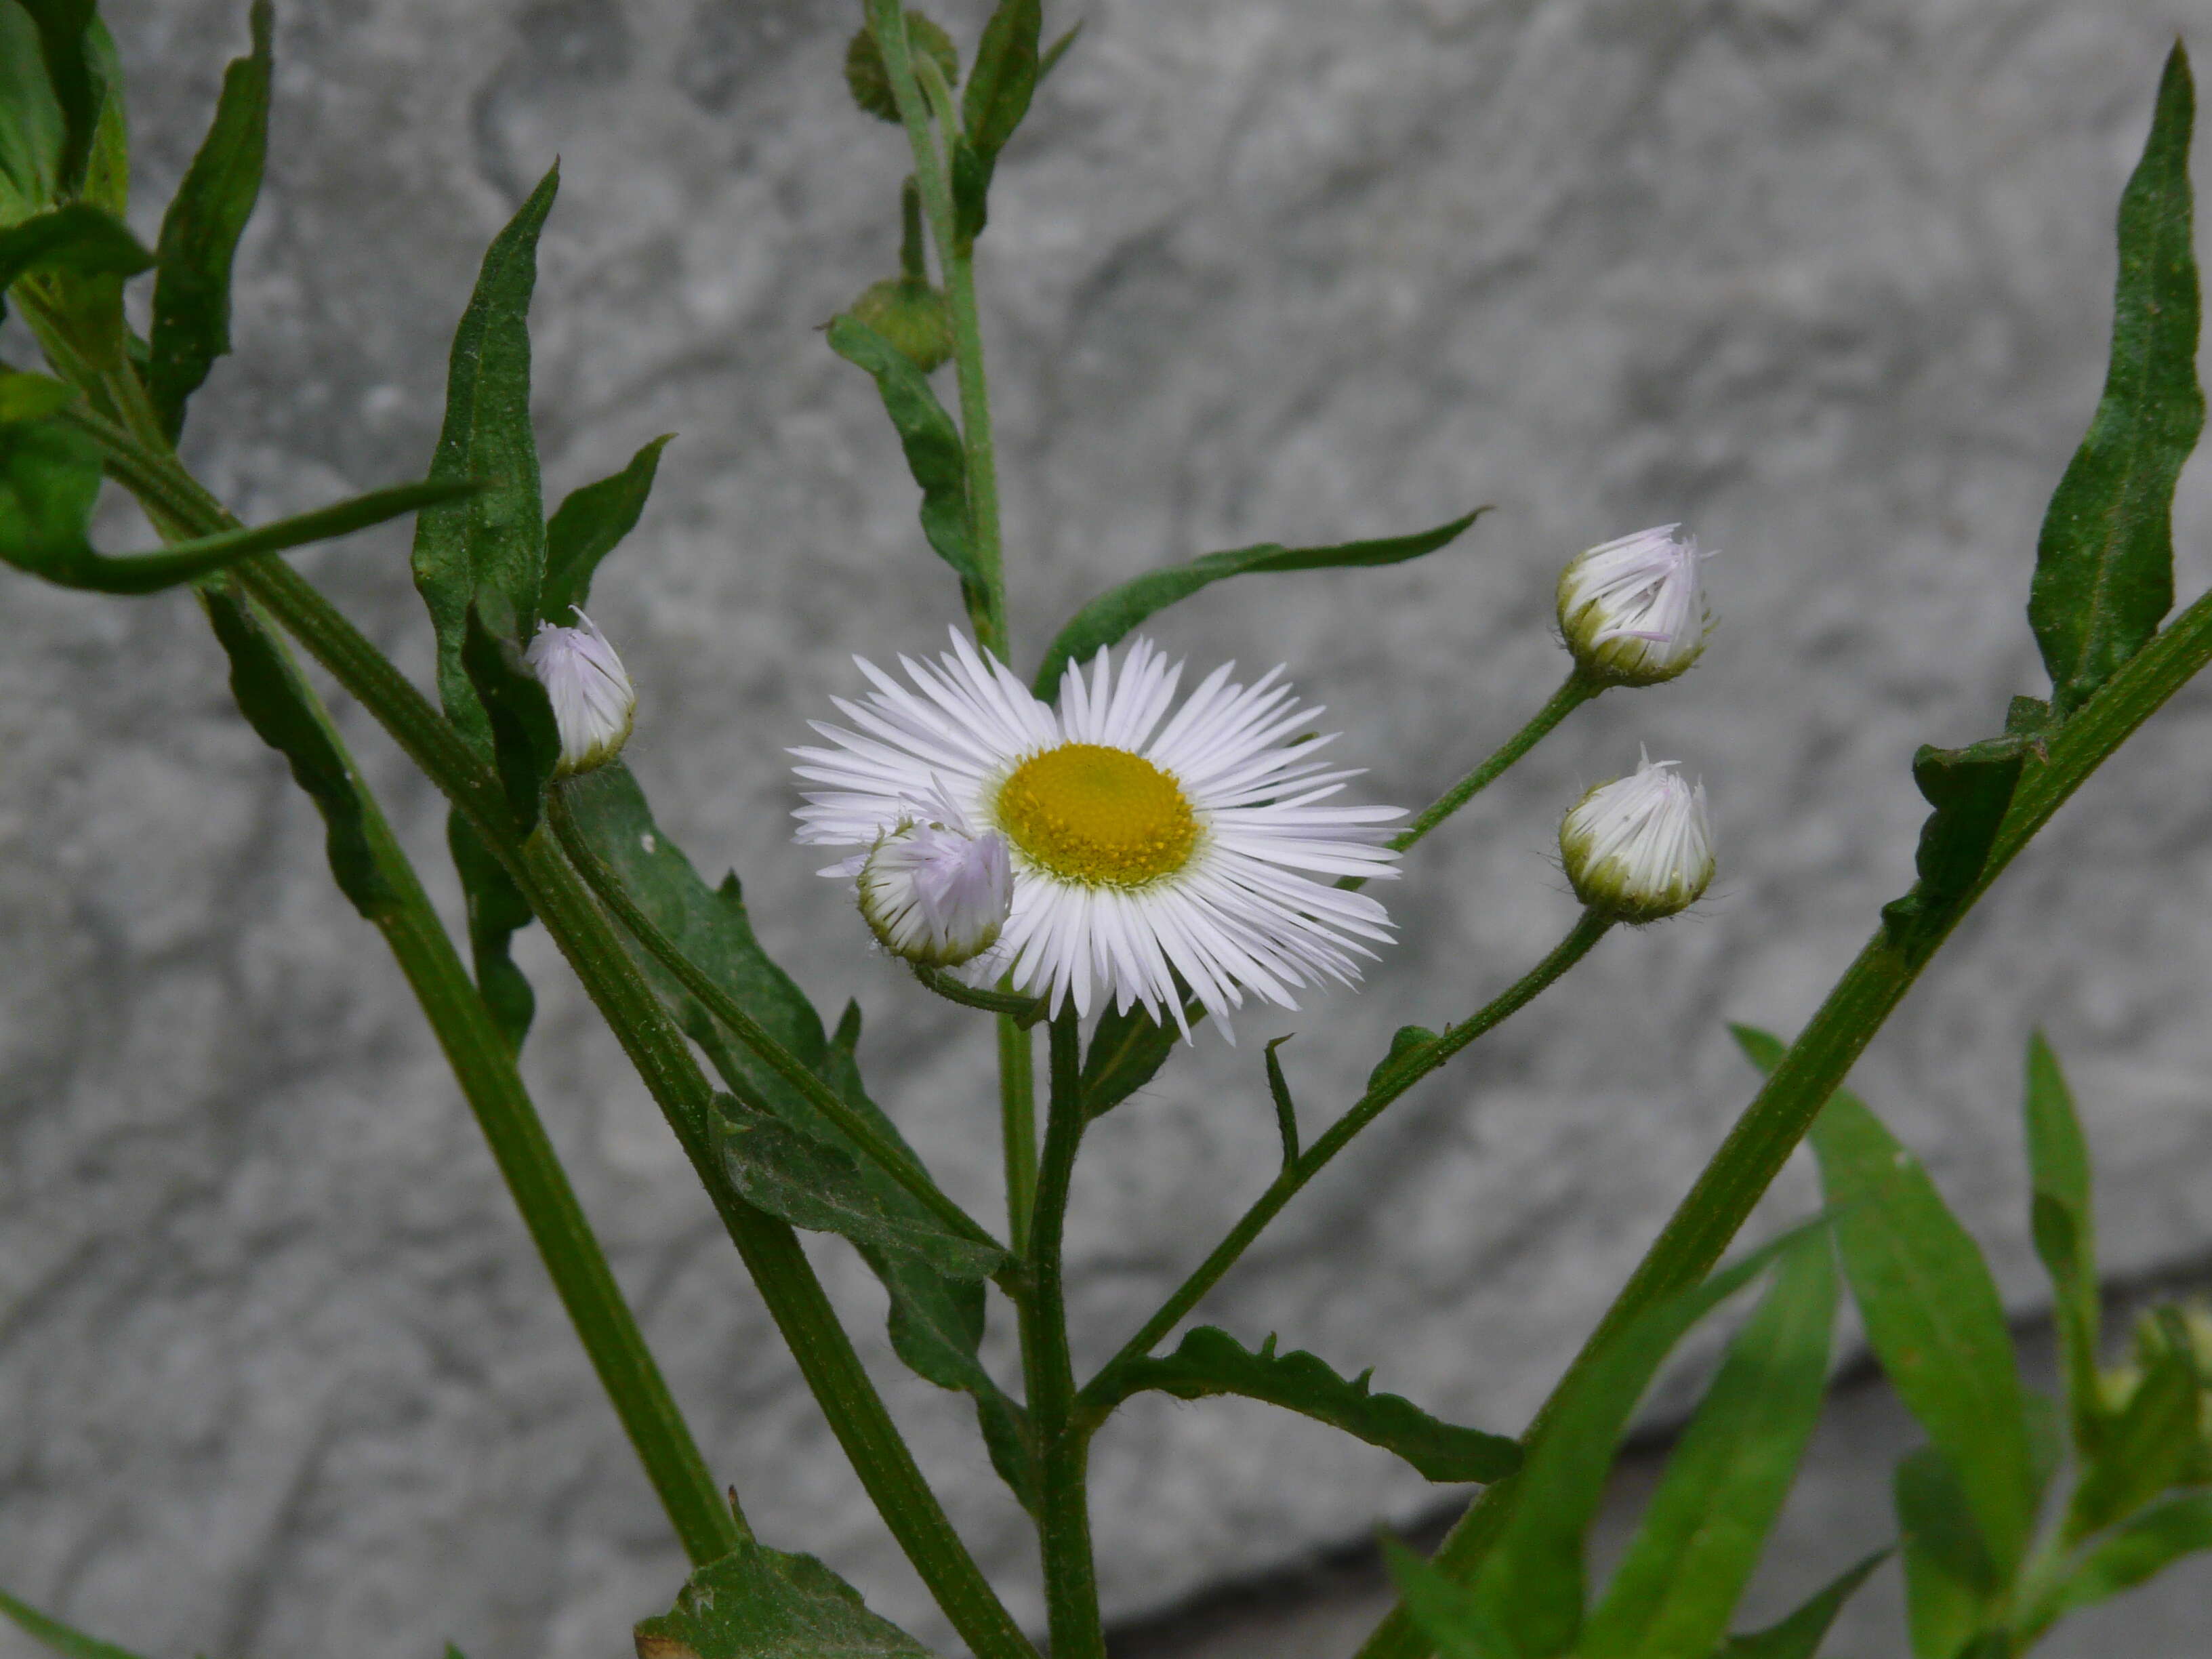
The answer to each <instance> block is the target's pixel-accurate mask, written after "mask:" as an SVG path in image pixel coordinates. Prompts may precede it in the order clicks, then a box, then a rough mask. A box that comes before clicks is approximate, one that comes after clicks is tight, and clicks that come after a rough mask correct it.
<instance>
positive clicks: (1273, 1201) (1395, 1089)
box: [1080, 910, 1613, 1421]
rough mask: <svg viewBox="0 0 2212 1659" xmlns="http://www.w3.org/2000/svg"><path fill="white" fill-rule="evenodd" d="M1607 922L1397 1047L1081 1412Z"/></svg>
mask: <svg viewBox="0 0 2212 1659" xmlns="http://www.w3.org/2000/svg"><path fill="white" fill-rule="evenodd" d="M1612 926H1613V923H1612V921H1610V920H1608V919H1607V918H1606V917H1603V916H1601V915H1598V914H1597V913H1596V912H1595V911H1590V910H1585V911H1584V912H1583V915H1582V917H1581V919H1580V920H1578V921H1577V922H1576V923H1575V925H1574V926H1573V927H1571V929H1569V930H1568V933H1567V936H1566V937H1565V939H1561V940H1560V941H1559V944H1557V945H1554V946H1553V947H1552V951H1551V952H1550V954H1549V955H1547V956H1546V957H1545V958H1544V959H1543V960H1542V961H1541V962H1540V963H1537V964H1536V965H1535V966H1534V968H1531V969H1529V970H1528V972H1527V973H1526V974H1523V975H1522V976H1521V977H1520V978H1519V979H1517V980H1516V981H1514V982H1513V984H1512V985H1511V986H1510V987H1508V988H1507V989H1506V990H1505V991H1504V992H1503V993H1502V994H1499V995H1498V997H1497V998H1495V999H1494V1000H1492V1001H1490V1002H1488V1003H1486V1004H1485V1005H1484V1006H1482V1007H1481V1008H1480V1009H1478V1010H1477V1011H1476V1012H1474V1014H1472V1015H1470V1016H1469V1017H1468V1018H1466V1019H1463V1020H1462V1021H1461V1022H1460V1023H1459V1024H1456V1025H1448V1026H1446V1027H1445V1028H1444V1029H1443V1031H1442V1032H1440V1033H1438V1035H1437V1040H1436V1041H1435V1042H1431V1043H1428V1044H1425V1045H1424V1046H1423V1047H1422V1048H1419V1049H1416V1050H1414V1051H1413V1052H1411V1053H1408V1054H1406V1055H1404V1056H1403V1057H1402V1058H1401V1060H1400V1061H1399V1063H1398V1064H1397V1066H1395V1068H1393V1069H1392V1071H1391V1072H1390V1073H1389V1075H1388V1076H1387V1077H1385V1078H1384V1079H1383V1080H1382V1081H1381V1082H1380V1083H1378V1084H1376V1085H1375V1086H1374V1087H1373V1088H1371V1089H1370V1090H1369V1091H1367V1092H1366V1093H1365V1094H1364V1095H1362V1096H1361V1097H1359V1098H1358V1100H1357V1101H1355V1102H1354V1103H1352V1106H1351V1108H1350V1109H1347V1110H1346V1112H1345V1114H1344V1115H1343V1116H1341V1117H1340V1118H1338V1119H1337V1121H1335V1122H1334V1123H1332V1124H1330V1125H1329V1126H1328V1129H1327V1130H1326V1131H1325V1132H1323V1133H1322V1137H1321V1139H1318V1140H1316V1141H1315V1142H1314V1144H1313V1145H1312V1146H1309V1147H1308V1148H1306V1150H1305V1151H1304V1152H1303V1153H1301V1154H1300V1155H1299V1156H1298V1157H1297V1158H1296V1159H1294V1160H1293V1161H1291V1162H1290V1163H1288V1164H1285V1165H1284V1166H1283V1169H1282V1172H1281V1173H1280V1174H1279V1175H1278V1176H1276V1177H1275V1178H1274V1180H1273V1181H1272V1182H1269V1183H1268V1186H1267V1191H1266V1192H1264V1193H1262V1194H1260V1196H1259V1198H1258V1199H1256V1200H1255V1201H1254V1202H1253V1205H1252V1207H1251V1208H1249V1209H1248V1210H1247V1211H1245V1212H1244V1213H1243V1216H1241V1217H1240V1218H1238V1219H1237V1225H1235V1226H1233V1227H1231V1229H1230V1230H1229V1231H1228V1234H1227V1235H1226V1236H1225V1237H1224V1238H1223V1239H1222V1241H1221V1243H1218V1244H1217V1245H1215V1246H1214V1247H1213V1251H1212V1254H1211V1255H1208V1256H1207V1257H1206V1260H1205V1261H1202V1262H1200V1264H1199V1265H1198V1267H1196V1268H1195V1269H1194V1270H1193V1271H1192V1273H1191V1275H1190V1277H1189V1278H1188V1279H1184V1280H1183V1282H1182V1284H1181V1285H1178V1286H1177V1287H1176V1291H1175V1294H1174V1295H1172V1296H1170V1297H1169V1298H1168V1299H1167V1300H1166V1301H1165V1302H1164V1303H1163V1304H1161V1305H1160V1309H1159V1311H1158V1312H1157V1313H1155V1314H1154V1315H1153V1316H1152V1317H1151V1318H1150V1319H1148V1320H1146V1322H1145V1325H1144V1328H1142V1329H1141V1330H1139V1332H1138V1333H1137V1334H1135V1335H1134V1336H1133V1337H1131V1338H1130V1339H1129V1340H1127V1342H1125V1343H1123V1344H1122V1345H1121V1352H1119V1353H1117V1354H1115V1356H1114V1358H1112V1359H1110V1360H1109V1361H1108V1362H1107V1364H1106V1366H1105V1369H1103V1370H1101V1371H1100V1372H1099V1373H1098V1375H1097V1376H1096V1377H1094V1378H1092V1379H1091V1383H1089V1385H1088V1386H1086V1387H1085V1389H1084V1390H1083V1394H1082V1396H1081V1400H1080V1407H1081V1410H1082V1413H1083V1414H1084V1416H1085V1419H1086V1420H1090V1421H1095V1419H1097V1418H1099V1417H1102V1416H1103V1415H1104V1414H1105V1413H1108V1412H1109V1411H1111V1410H1112V1409H1113V1408H1114V1407H1115V1405H1116V1404H1118V1403H1119V1402H1120V1401H1121V1400H1122V1399H1124V1398H1126V1397H1127V1395H1126V1391H1125V1390H1123V1389H1121V1377H1122V1375H1123V1374H1124V1372H1125V1371H1126V1370H1127V1367H1128V1366H1130V1365H1132V1364H1134V1363H1135V1362H1136V1361H1138V1360H1139V1359H1142V1358H1145V1357H1146V1355H1147V1354H1149V1353H1151V1352H1152V1350H1153V1348H1154V1347H1156V1346H1158V1344H1159V1342H1160V1340H1161V1339H1162V1338H1163V1337H1164V1336H1166V1335H1167V1334H1168V1333H1169V1332H1170V1331H1171V1330H1173V1329H1174V1328H1176V1325H1177V1324H1178V1323H1180V1322H1181V1321H1182V1318H1183V1316H1184V1315H1186V1314H1188V1312H1189V1311H1190V1310H1192V1309H1193V1308H1194V1307H1196V1306H1197V1305H1198V1304H1199V1301H1200V1298H1201V1297H1204V1296H1205V1295H1206V1292H1207V1291H1210V1290H1212V1288H1213V1287H1214V1285H1217V1284H1218V1283H1219V1282H1220V1280H1221V1277H1222V1275H1223V1274H1225V1273H1227V1272H1228V1271H1229V1270H1230V1268H1231V1267H1234V1266H1235V1265H1236V1263H1237V1258H1238V1257H1239V1256H1241V1255H1243V1254H1244V1252H1245V1251H1246V1250H1247V1249H1249V1248H1250V1247H1251V1244H1252V1242H1253V1240H1255V1239H1256V1238H1257V1237H1259V1236H1260V1234H1261V1231H1262V1230H1263V1229H1264V1228H1265V1227H1266V1226H1267V1224H1268V1223H1269V1222H1271V1221H1273V1219H1274V1218H1275V1217H1276V1216H1277V1215H1279V1214H1280V1213H1281V1212H1282V1209H1283V1206H1285V1205H1286V1204H1288V1203H1289V1202H1290V1201H1291V1199H1293V1198H1295V1197H1296V1196H1297V1194H1298V1192H1299V1190H1300V1189H1301V1188H1304V1186H1305V1184H1306V1183H1307V1182H1310V1181H1311V1180H1312V1179H1313V1178H1314V1177H1315V1176H1317V1175H1319V1174H1320V1173H1321V1172H1322V1170H1324V1169H1326V1168H1328V1164H1329V1162H1330V1160H1331V1159H1333V1158H1335V1156H1336V1155H1337V1154H1338V1153H1339V1152H1342V1151H1343V1150H1344V1149H1345V1147H1346V1146H1348V1145H1349V1144H1350V1143H1351V1141H1352V1137H1353V1136H1354V1135H1356V1134H1358V1133H1359V1132H1360V1131H1361V1130H1362V1129H1364V1128H1365V1127H1367V1126H1368V1125H1369V1124H1370V1123H1372V1122H1374V1121H1375V1120H1376V1118H1378V1117H1380V1116H1381V1115H1383V1110H1384V1109H1385V1108H1387V1107H1388V1106H1389V1104H1390V1103H1392V1102H1393V1101H1395V1100H1396V1099H1397V1098H1398V1097H1400V1096H1401V1095H1402V1094H1404V1093H1405V1092H1406V1091H1407V1090H1408V1089H1411V1088H1412V1087H1413V1085H1415V1084H1416V1083H1419V1081H1420V1080H1421V1079H1423V1078H1425V1077H1426V1076H1428V1075H1429V1073H1431V1072H1434V1071H1437V1070H1438V1069H1439V1068H1441V1067H1442V1066H1443V1065H1444V1064H1445V1062H1446V1061H1448V1060H1450V1059H1451V1058H1452V1056H1453V1055H1455V1054H1457V1053H1459V1051H1460V1050H1461V1049H1462V1048H1466V1047H1467V1046H1468V1044H1469V1043H1470V1042H1474V1040H1475V1039H1476V1038H1477V1037H1480V1036H1485V1035H1486V1034H1487V1033H1488V1032H1491V1031H1493V1030H1496V1029H1497V1028H1498V1026H1499V1025H1501V1024H1504V1022H1505V1020H1506V1019H1507V1018H1509V1017H1510V1016H1511V1015H1513V1014H1515V1013H1516V1012H1519V1011H1520V1010H1521V1009H1522V1008H1525V1007H1527V1006H1528V1005H1529V1004H1530V1003H1531V1002H1534V1000H1536V998H1537V997H1538V996H1539V995H1541V994H1542V993H1543V992H1544V991H1545V990H1546V989H1547V988H1548V987H1550V986H1551V985H1552V983H1553V981H1556V980H1558V979H1559V977H1560V976H1561V975H1564V974H1565V972H1566V971H1567V970H1568V969H1570V968H1572V967H1573V966H1574V965H1575V964H1576V963H1578V962H1580V961H1581V960H1582V959H1583V957H1586V956H1588V955H1589V951H1590V947H1591V946H1593V945H1595V944H1596V943H1597V942H1598V940H1600V939H1602V938H1604V937H1605V934H1606V930H1607V928H1609V927H1612Z"/></svg>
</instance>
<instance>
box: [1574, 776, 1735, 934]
mask: <svg viewBox="0 0 2212 1659" xmlns="http://www.w3.org/2000/svg"><path fill="white" fill-rule="evenodd" d="M1677 764H1678V763H1677V762H1674V761H1655V760H1653V759H1652V758H1651V757H1650V756H1649V755H1645V756H1644V757H1643V763H1642V764H1641V765H1639V766H1638V768H1637V769H1636V772H1635V775H1633V776H1632V777H1626V778H1620V779H1617V780H1615V781H1613V782H1612V783H1607V784H1601V785H1600V786H1599V787H1597V788H1595V789H1593V790H1591V791H1590V792H1589V793H1588V794H1587V795H1584V796H1583V798H1582V800H1581V801H1580V803H1579V804H1577V805H1576V807H1575V809H1574V810H1573V811H1571V812H1569V813H1568V814H1567V816H1566V817H1565V821H1563V822H1562V823H1560V825H1559V855H1560V857H1561V858H1562V859H1563V860H1565V863H1566V867H1567V880H1568V881H1569V882H1570V883H1571V884H1573V886H1574V890H1575V896H1576V897H1577V898H1578V899H1580V900H1581V901H1582V902H1583V903H1584V904H1586V905H1588V906H1589V908H1591V909H1593V910H1595V911H1597V912H1598V913H1599V914H1601V915H1607V916H1611V917H1613V918H1614V919H1615V920H1616V921H1637V922H1641V921H1659V920H1660V919H1661V918H1662V917H1663V916H1671V915H1674V914H1675V913H1676V912H1678V911H1681V910H1686V909H1687V908H1689V907H1690V906H1691V905H1692V904H1693V903H1695V902H1697V898H1698V896H1699V894H1700V893H1702V892H1704V891H1705V887H1706V885H1707V884H1708V883H1710V882H1711V880H1712V878H1713V826H1712V823H1711V820H1710V819H1709V818H1708V817H1706V816H1705V785H1704V784H1702V783H1696V784H1692V783H1691V782H1689V781H1686V779H1685V778H1684V777H1683V776H1682V775H1681V774H1680V772H1678V771H1677V770H1675V768H1676V766H1677Z"/></svg>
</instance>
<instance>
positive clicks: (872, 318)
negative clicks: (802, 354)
mask: <svg viewBox="0 0 2212 1659" xmlns="http://www.w3.org/2000/svg"><path fill="white" fill-rule="evenodd" d="M846 311H847V314H848V315H849V316H851V317H852V318H853V319H854V320H855V321H856V322H862V323H866V325H868V326H869V327H870V328H872V329H873V330H875V331H876V332H877V333H878V334H880V335H882V336H883V337H884V338H885V339H886V340H889V341H890V343H891V344H892V345H893V346H894V347H896V349H897V350H898V353H899V355H900V356H902V357H904V358H905V359H906V360H907V361H908V362H910V363H912V364H913V365H914V366H915V368H918V369H920V370H921V372H922V373H923V374H928V373H929V372H930V371H931V370H932V369H936V368H943V367H944V366H945V363H946V362H948V361H949V360H950V359H951V356H952V353H953V349H954V348H955V345H956V343H957V342H955V340H954V339H953V337H952V307H951V305H950V304H948V303H947V302H946V301H945V296H944V295H942V294H940V293H939V292H938V290H937V289H933V288H932V287H931V286H930V285H929V284H928V283H917V282H914V281H911V280H909V279H908V278H906V277H903V276H889V277H886V278H884V280H883V281H882V282H880V283H871V284H870V285H869V286H868V287H867V288H866V289H864V290H863V291H862V293H861V295H860V298H859V299H857V300H855V301H853V303H852V304H851V305H850V306H848V307H846Z"/></svg>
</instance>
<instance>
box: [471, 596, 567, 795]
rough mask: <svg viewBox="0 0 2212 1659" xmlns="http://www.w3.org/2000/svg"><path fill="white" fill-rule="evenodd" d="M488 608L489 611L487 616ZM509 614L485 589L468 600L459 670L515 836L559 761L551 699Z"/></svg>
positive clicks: (499, 598) (502, 602)
mask: <svg viewBox="0 0 2212 1659" xmlns="http://www.w3.org/2000/svg"><path fill="white" fill-rule="evenodd" d="M487 608H489V610H490V611H492V612H493V613H494V614H493V615H492V616H490V617H487V616H486V615H485V614H484V613H485V611H486V609H487ZM463 626H464V627H465V630H466V631H465V633H464V635H462V639H461V668H462V671H463V672H465V674H467V675H468V677H469V685H470V687H471V689H472V690H474V691H475V693H476V696H477V702H479V703H480V704H482V706H483V713H484V720H485V722H486V724H487V725H488V726H489V727H490V730H491V749H492V760H493V763H494V764H495V767H496V768H497V769H498V772H499V781H500V787H501V789H502V790H503V791H504V793H506V796H507V811H510V812H512V813H513V815H514V823H515V830H516V833H517V834H518V835H520V836H528V835H529V833H530V832H531V830H532V829H535V828H536V827H537V824H538V805H539V804H540V803H541V802H542V801H543V800H544V795H545V786H546V784H547V783H548V782H550V781H551V780H552V776H553V769H554V768H555V767H556V766H557V765H558V764H559V763H560V760H561V728H560V726H558V725H557V724H556V722H555V720H554V719H553V699H552V698H551V697H550V696H548V695H547V694H546V690H545V685H544V682H543V681H542V680H540V679H539V678H538V676H537V674H536V673H534V672H533V671H532V669H531V666H530V665H529V663H528V662H527V661H526V660H525V659H524V658H523V654H522V647H521V644H520V641H518V640H517V639H516V638H515V636H514V634H513V631H512V630H513V612H512V611H509V610H508V609H507V603H506V599H505V598H504V596H503V595H501V593H499V592H498V591H497V590H495V589H491V588H487V589H485V590H484V591H483V592H482V593H481V594H479V595H478V597H477V599H476V600H474V601H473V602H471V605H469V608H468V613H467V616H466V617H465V621H464V623H463Z"/></svg>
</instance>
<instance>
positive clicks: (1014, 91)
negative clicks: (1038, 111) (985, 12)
mask: <svg viewBox="0 0 2212 1659" xmlns="http://www.w3.org/2000/svg"><path fill="white" fill-rule="evenodd" d="M1043 27H1044V8H1043V6H1042V3H1041V0H999V6H998V9H996V10H995V11H994V12H993V13H992V14H991V21H989V22H987V23H986V24H984V25H983V38H982V40H981V41H979V42H978V43H977V45H976V47H975V72H974V73H973V74H971V75H970V76H969V77H968V86H967V89H966V91H965V92H964V93H963V94H962V95H961V100H960V125H961V126H962V127H963V130H964V131H965V135H966V137H967V140H968V143H969V145H971V146H972V147H973V148H974V149H975V154H976V155H979V156H980V157H981V158H982V160H983V162H984V164H985V165H986V166H988V165H989V164H991V163H992V162H994V161H997V160H998V156H999V152H1000V150H1002V149H1005V148H1006V141H1007V140H1008V139H1010V138H1012V137H1013V136H1014V129H1015V128H1017V127H1018V126H1019V125H1021V124H1022V118H1023V117H1024V116H1025V115H1027V114H1028V113H1029V112H1030V95H1031V94H1033V93H1035V92H1036V83H1037V73H1038V68H1037V37H1038V34H1039V33H1040V32H1041V31H1042V28H1043Z"/></svg>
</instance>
